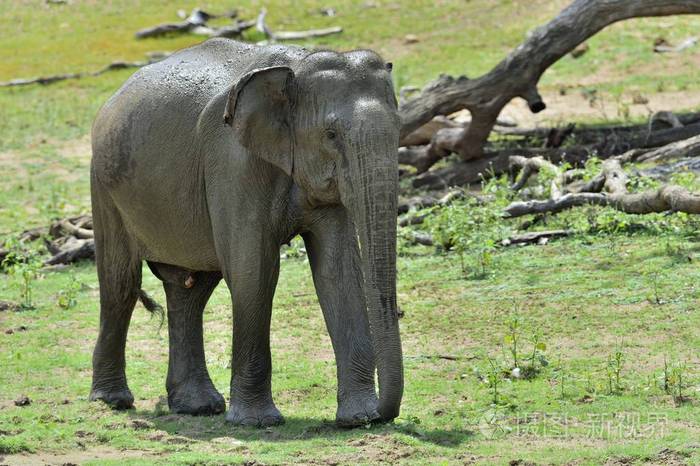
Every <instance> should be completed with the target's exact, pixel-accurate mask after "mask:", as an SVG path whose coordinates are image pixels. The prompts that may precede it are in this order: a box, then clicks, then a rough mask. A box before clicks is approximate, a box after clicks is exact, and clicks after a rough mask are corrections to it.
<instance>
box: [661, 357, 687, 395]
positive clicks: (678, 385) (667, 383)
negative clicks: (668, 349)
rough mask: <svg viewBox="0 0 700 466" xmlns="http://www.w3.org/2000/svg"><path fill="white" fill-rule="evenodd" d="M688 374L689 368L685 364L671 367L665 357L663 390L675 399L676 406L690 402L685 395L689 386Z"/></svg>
mask: <svg viewBox="0 0 700 466" xmlns="http://www.w3.org/2000/svg"><path fill="white" fill-rule="evenodd" d="M687 372H688V368H687V366H686V364H685V363H676V364H673V365H669V364H668V360H667V359H666V358H665V357H664V369H663V380H662V384H663V385H662V388H663V390H664V392H666V393H667V394H669V395H671V396H672V397H673V401H674V402H675V403H676V405H681V404H683V403H685V402H686V401H688V397H687V396H686V395H685V393H684V389H685V388H687V386H688V380H687V376H686V374H687Z"/></svg>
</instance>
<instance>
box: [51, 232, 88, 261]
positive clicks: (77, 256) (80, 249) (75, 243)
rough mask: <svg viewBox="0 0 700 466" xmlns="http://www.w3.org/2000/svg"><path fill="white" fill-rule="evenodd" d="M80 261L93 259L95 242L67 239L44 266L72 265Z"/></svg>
mask: <svg viewBox="0 0 700 466" xmlns="http://www.w3.org/2000/svg"><path fill="white" fill-rule="evenodd" d="M81 259H90V260H94V259H95V240H94V239H76V238H74V237H72V236H71V237H69V239H68V240H67V241H65V242H64V243H63V244H62V245H61V246H60V248H59V249H58V251H57V252H56V253H55V254H54V255H53V256H52V257H51V258H49V259H47V260H46V261H44V264H45V265H57V264H72V263H73V262H77V261H79V260H81Z"/></svg>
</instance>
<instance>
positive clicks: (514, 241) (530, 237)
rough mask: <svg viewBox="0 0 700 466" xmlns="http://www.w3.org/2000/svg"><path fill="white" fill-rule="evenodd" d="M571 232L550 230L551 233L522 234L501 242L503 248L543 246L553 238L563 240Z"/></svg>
mask: <svg viewBox="0 0 700 466" xmlns="http://www.w3.org/2000/svg"><path fill="white" fill-rule="evenodd" d="M572 233H573V232H572V231H571V230H549V231H534V232H531V233H520V234H516V235H513V236H511V237H509V238H506V239H504V240H503V241H501V246H513V245H525V244H538V245H540V246H543V245H545V244H547V243H548V242H549V240H550V239H552V238H563V237H565V236H570V235H571V234H572Z"/></svg>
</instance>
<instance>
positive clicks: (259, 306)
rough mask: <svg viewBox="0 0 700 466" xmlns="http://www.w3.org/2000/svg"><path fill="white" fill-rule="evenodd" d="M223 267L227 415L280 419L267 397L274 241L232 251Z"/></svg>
mask: <svg viewBox="0 0 700 466" xmlns="http://www.w3.org/2000/svg"><path fill="white" fill-rule="evenodd" d="M231 264H232V265H231V269H230V270H228V271H226V272H225V278H226V282H227V283H228V285H229V289H230V290H231V296H232V300H233V356H232V360H231V361H232V362H231V370H232V373H231V403H230V407H229V411H228V413H227V414H226V420H227V421H228V422H231V423H233V424H239V425H247V426H271V425H276V424H281V423H283V422H284V418H283V417H282V415H281V414H280V412H279V410H278V409H277V407H276V406H275V404H274V402H273V401H272V389H271V380H270V379H271V372H272V365H271V356H270V316H271V313H272V298H273V296H274V294H275V287H276V286H277V278H278V276H279V247H276V248H275V247H274V246H272V245H269V247H265V248H262V249H261V248H251V249H250V250H249V251H248V252H244V253H241V254H237V257H236V258H235V259H232V261H231Z"/></svg>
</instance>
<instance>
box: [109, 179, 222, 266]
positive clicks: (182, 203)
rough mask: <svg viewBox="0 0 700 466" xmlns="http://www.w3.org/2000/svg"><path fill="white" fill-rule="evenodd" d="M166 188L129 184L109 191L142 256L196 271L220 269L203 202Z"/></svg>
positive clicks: (145, 258)
mask: <svg viewBox="0 0 700 466" xmlns="http://www.w3.org/2000/svg"><path fill="white" fill-rule="evenodd" d="M167 188H168V187H167V184H166V185H163V184H161V185H160V186H150V187H135V186H131V187H124V189H119V190H118V191H117V192H113V193H112V194H113V196H112V197H113V199H114V200H115V202H116V203H117V206H118V208H119V210H120V213H121V214H122V218H123V220H124V222H125V224H126V227H127V230H128V231H129V233H130V235H131V236H132V237H134V238H135V239H136V240H137V242H138V244H139V248H140V254H141V257H142V259H144V260H149V261H154V262H160V263H163V264H171V265H176V266H178V267H183V268H186V269H190V270H196V271H216V270H220V266H219V261H218V259H217V256H216V250H215V247H214V239H213V235H212V231H211V223H210V221H209V216H208V212H207V210H206V204H205V203H204V201H203V200H197V199H193V198H192V197H193V196H188V195H173V194H172V193H173V192H175V193H178V191H177V190H176V189H167ZM162 191H167V192H168V194H169V195H167V196H166V195H163V192H162Z"/></svg>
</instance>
